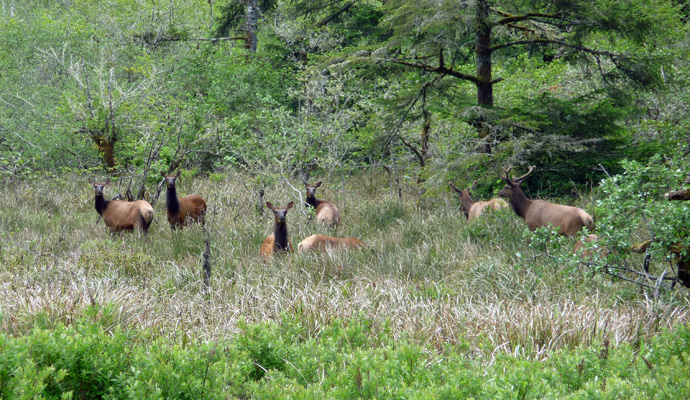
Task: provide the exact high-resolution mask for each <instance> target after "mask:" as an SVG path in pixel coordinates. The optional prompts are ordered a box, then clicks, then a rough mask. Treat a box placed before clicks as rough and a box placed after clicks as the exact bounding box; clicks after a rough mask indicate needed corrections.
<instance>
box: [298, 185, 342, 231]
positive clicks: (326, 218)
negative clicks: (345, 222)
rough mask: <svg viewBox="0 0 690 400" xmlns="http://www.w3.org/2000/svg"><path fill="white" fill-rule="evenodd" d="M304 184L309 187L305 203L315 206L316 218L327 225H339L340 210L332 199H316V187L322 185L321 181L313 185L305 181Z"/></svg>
mask: <svg viewBox="0 0 690 400" xmlns="http://www.w3.org/2000/svg"><path fill="white" fill-rule="evenodd" d="M304 186H305V187H306V188H307V201H306V204H305V205H306V206H311V207H314V210H315V211H316V220H317V221H319V222H321V223H323V224H326V225H331V226H337V225H338V224H339V223H340V211H338V208H337V207H336V206H335V205H333V203H331V202H330V201H326V200H317V199H316V189H317V188H318V187H319V186H321V182H317V183H316V185H313V186H312V185H310V184H308V183H307V182H306V181H305V182H304Z"/></svg>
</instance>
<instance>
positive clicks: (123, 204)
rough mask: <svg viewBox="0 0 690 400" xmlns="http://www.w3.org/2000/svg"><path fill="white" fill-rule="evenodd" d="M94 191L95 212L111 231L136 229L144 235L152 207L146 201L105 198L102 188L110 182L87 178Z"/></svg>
mask: <svg viewBox="0 0 690 400" xmlns="http://www.w3.org/2000/svg"><path fill="white" fill-rule="evenodd" d="M89 183H90V184H91V185H93V188H94V190H95V192H96V212H97V213H98V214H99V215H100V216H101V217H103V222H105V224H106V226H107V227H108V228H110V232H111V233H115V232H121V231H127V230H133V229H135V228H136V229H138V230H139V231H140V232H141V233H143V234H144V235H145V234H146V233H147V232H148V230H149V225H151V221H153V207H151V204H149V203H148V202H147V201H144V200H139V201H124V200H110V201H108V200H106V199H104V198H103V188H104V187H105V186H106V185H108V184H109V183H110V179H108V180H107V181H105V183H96V182H94V181H92V180H91V179H89Z"/></svg>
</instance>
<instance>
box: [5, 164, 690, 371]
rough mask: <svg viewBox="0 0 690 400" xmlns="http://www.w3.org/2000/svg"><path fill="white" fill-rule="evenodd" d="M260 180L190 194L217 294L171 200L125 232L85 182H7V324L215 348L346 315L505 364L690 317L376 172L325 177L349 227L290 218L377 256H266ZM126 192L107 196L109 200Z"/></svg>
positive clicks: (302, 233)
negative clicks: (396, 187)
mask: <svg viewBox="0 0 690 400" xmlns="http://www.w3.org/2000/svg"><path fill="white" fill-rule="evenodd" d="M245 179H246V178H245V177H243V176H241V175H230V176H228V177H226V178H225V179H223V180H221V181H219V182H214V181H211V180H209V179H193V180H183V181H182V183H181V185H180V187H179V188H178V191H179V192H180V194H189V193H197V194H200V195H201V196H203V197H204V198H205V199H206V200H207V203H208V205H209V215H208V217H207V221H208V222H207V228H208V230H209V232H210V240H211V261H212V278H211V288H210V290H208V291H206V290H205V289H204V286H203V283H202V282H203V280H202V279H203V276H202V263H203V249H204V236H205V235H204V231H203V230H202V229H201V228H200V227H198V226H194V227H191V228H188V229H185V230H183V231H181V232H172V231H171V229H170V227H169V225H168V223H167V221H166V219H165V209H164V204H165V203H164V196H165V194H163V195H162V196H163V197H162V198H161V200H160V201H159V202H158V204H156V206H155V210H156V217H155V221H156V222H155V223H154V224H153V225H152V227H151V229H150V232H149V235H148V236H147V237H141V236H139V235H138V234H136V233H134V234H124V235H119V236H111V235H110V234H108V233H107V230H106V228H105V227H104V225H103V223H102V222H100V223H99V224H96V221H97V214H96V212H95V210H94V206H93V190H92V189H91V187H90V185H89V184H88V183H87V182H86V179H85V178H78V177H69V178H57V179H52V180H45V181H42V182H32V183H5V184H4V185H3V186H1V187H0V235H1V236H0V256H1V260H2V261H0V263H1V264H2V266H1V267H0V314H1V316H0V329H3V330H4V331H5V332H8V333H11V334H14V335H21V334H23V333H25V332H27V331H28V330H29V329H31V328H33V327H50V326H54V325H56V324H59V323H61V324H70V323H71V322H72V321H74V320H75V319H79V318H92V319H97V320H99V321H100V322H101V323H103V324H105V325H106V326H112V327H113V328H115V327H116V326H126V327H131V328H136V329H146V330H148V331H149V332H150V333H151V334H152V335H162V336H165V337H169V338H170V339H171V340H182V341H185V340H187V339H190V338H193V339H201V340H214V339H219V338H224V337H232V336H233V335H234V334H236V333H237V331H238V329H239V328H238V321H240V320H244V321H248V322H255V321H267V320H268V321H270V320H275V321H276V322H277V323H279V321H280V318H281V316H282V315H284V314H291V315H293V316H295V317H296V318H297V319H298V320H299V321H301V322H302V324H303V326H304V328H305V332H307V334H308V335H311V336H318V335H319V334H320V331H321V329H322V328H323V327H324V326H327V325H328V324H329V323H331V322H332V321H334V320H342V321H347V320H349V319H350V318H353V317H359V316H364V317H366V318H368V319H370V320H371V322H372V324H373V330H372V331H373V332H377V331H381V330H383V329H386V330H389V331H390V332H391V333H392V334H393V335H394V336H395V337H399V338H400V339H406V340H414V341H417V342H419V343H423V344H426V345H428V346H430V347H433V348H438V349H442V348H444V346H445V345H447V344H462V345H464V346H466V347H465V348H467V351H468V352H469V353H471V354H473V355H475V356H477V357H486V359H487V360H490V359H491V357H492V356H493V355H495V354H497V353H499V352H508V353H512V354H518V355H526V356H530V357H536V358H544V357H548V355H549V353H550V352H551V351H553V350H556V349H560V348H573V347H576V346H578V345H580V344H587V343H589V342H591V341H593V340H603V339H604V338H605V339H608V340H609V341H611V343H620V342H633V343H635V342H637V341H639V340H640V339H642V338H646V337H649V336H652V335H654V334H656V333H657V332H659V331H660V330H661V329H663V328H666V327H671V326H673V325H675V324H679V323H686V322H687V320H688V315H689V313H688V302H687V300H686V297H685V296H686V294H687V293H686V292H685V290H686V289H679V290H677V291H675V292H672V293H666V294H664V295H663V296H661V297H660V298H655V299H652V298H651V297H650V296H649V294H648V293H646V292H644V291H642V290H640V289H639V288H637V287H636V286H634V285H631V284H629V283H625V282H618V281H614V280H611V279H610V278H607V277H604V276H600V275H591V274H590V273H589V271H587V270H583V271H581V272H579V273H570V274H566V273H565V268H564V267H563V266H559V265H552V264H546V262H548V260H544V259H543V258H532V257H531V255H532V253H530V250H529V249H528V247H527V239H526V238H525V237H524V235H523V231H524V229H525V228H524V223H523V221H522V220H520V219H519V218H517V217H516V216H515V215H514V214H513V213H512V211H509V210H505V211H503V212H498V213H496V214H493V215H490V216H488V217H487V218H482V219H479V220H478V221H476V222H472V223H468V222H467V221H466V220H465V218H464V216H463V214H462V213H461V212H460V211H459V210H458V209H457V201H456V200H455V199H454V198H453V196H452V194H451V193H450V192H448V195H447V197H446V198H438V199H434V200H426V202H425V203H423V204H424V205H423V207H422V206H419V204H420V203H418V201H417V200H418V199H417V195H416V193H417V192H416V190H415V189H413V188H412V186H410V188H406V189H405V190H404V191H403V197H402V202H401V201H400V199H399V198H398V196H397V193H396V191H393V192H391V191H390V190H388V187H389V184H388V181H387V180H386V177H385V176H383V175H379V174H376V173H373V172H369V173H365V174H362V175H360V176H356V177H351V178H348V179H347V180H346V181H345V182H340V181H332V182H325V184H324V187H323V188H322V189H321V191H320V193H319V195H320V196H321V197H323V198H326V199H328V200H331V201H333V202H334V203H335V204H336V205H338V206H339V207H340V208H341V211H342V212H343V222H342V225H341V226H340V227H339V228H338V230H337V231H335V232H331V231H328V230H327V229H326V228H325V227H323V226H320V225H318V224H317V223H316V222H315V221H313V222H309V221H308V219H307V217H306V216H305V214H304V213H303V212H302V209H301V208H300V207H296V208H295V209H293V210H291V211H290V212H289V213H288V226H289V234H290V237H291V239H292V241H293V243H294V245H295V246H296V245H297V243H298V242H299V241H300V240H301V239H303V238H305V237H307V236H309V235H312V234H314V233H326V234H333V235H337V236H341V237H345V236H354V237H358V238H360V239H362V240H363V241H365V242H366V243H367V244H369V245H370V246H371V249H369V250H364V251H349V252H343V251H341V252H332V253H323V254H306V255H298V254H295V255H290V256H287V257H276V258H274V259H273V260H271V261H270V262H263V261H262V260H261V258H260V257H259V247H260V244H261V242H262V240H263V239H264V237H265V236H266V235H267V234H269V233H270V232H271V230H272V225H273V222H272V219H270V218H269V217H268V216H266V215H257V213H256V211H255V207H254V204H255V202H256V198H255V196H253V195H252V194H251V193H249V192H248V191H247V189H246V188H245V186H244V185H243V181H244V180H245ZM296 183H297V182H293V184H295V186H297V185H296ZM342 184H344V188H345V191H342V186H341V185H342ZM391 193H392V194H391ZM114 194H115V193H114V191H112V189H106V196H112V195H114ZM343 194H346V197H343ZM265 198H266V200H268V201H271V202H272V203H273V204H275V205H281V206H283V205H285V204H287V203H288V202H289V201H295V202H296V203H297V204H298V201H299V198H298V196H297V194H296V193H295V192H294V191H293V190H292V189H290V188H289V187H288V186H287V185H286V184H285V183H284V182H281V181H276V183H275V184H274V185H273V186H270V187H269V188H268V189H267V193H266V195H265ZM590 201H591V200H590ZM343 202H344V205H345V207H343ZM298 205H299V204H298Z"/></svg>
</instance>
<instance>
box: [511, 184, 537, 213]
mask: <svg viewBox="0 0 690 400" xmlns="http://www.w3.org/2000/svg"><path fill="white" fill-rule="evenodd" d="M532 203H533V201H532V200H529V199H528V198H527V197H526V196H525V194H524V193H523V192H522V189H520V187H519V186H517V185H515V187H514V188H513V193H512V195H511V196H510V205H511V206H513V210H514V211H515V214H517V215H518V216H520V217H521V218H523V219H524V218H525V215H526V214H527V209H529V207H530V206H531V205H532Z"/></svg>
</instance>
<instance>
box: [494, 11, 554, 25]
mask: <svg viewBox="0 0 690 400" xmlns="http://www.w3.org/2000/svg"><path fill="white" fill-rule="evenodd" d="M508 15H509V14H508ZM535 18H551V19H558V20H563V18H562V17H559V16H558V15H552V14H543V13H527V14H524V15H509V16H506V18H503V19H501V20H498V21H496V23H495V25H507V24H510V23H513V22H520V21H532V20H534V19H535Z"/></svg>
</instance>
